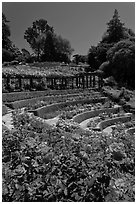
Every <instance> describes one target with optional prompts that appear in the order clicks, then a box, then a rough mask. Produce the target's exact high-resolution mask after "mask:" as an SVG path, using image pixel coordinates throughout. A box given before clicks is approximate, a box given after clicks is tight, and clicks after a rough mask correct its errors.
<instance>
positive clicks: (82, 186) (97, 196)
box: [2, 116, 135, 202]
mask: <svg viewBox="0 0 137 204" xmlns="http://www.w3.org/2000/svg"><path fill="white" fill-rule="evenodd" d="M20 117H21V118H22V116H20ZM25 117H26V118H24V125H23V127H26V129H23V127H22V129H21V128H20V123H18V121H16V124H17V126H16V128H17V129H16V130H14V131H12V132H11V131H6V130H3V141H2V143H3V149H2V150H3V152H2V153H3V202H5V201H6V202H15V201H18V202H61V201H62V202H68V201H70V202H114V201H115V202H118V201H126V202H129V201H132V202H133V201H134V196H135V195H134V194H135V190H134V188H135V184H134V178H135V159H134V158H135V157H134V156H135V155H134V153H135V152H134V150H135V147H134V138H133V136H130V135H128V137H127V135H125V134H124V132H123V131H122V129H121V127H119V129H118V130H117V131H114V132H113V133H112V134H113V135H112V137H111V136H108V135H107V136H106V135H105V134H102V133H94V132H93V133H91V132H90V133H89V132H87V131H82V130H80V129H79V128H78V126H76V125H75V124H72V123H70V122H69V123H66V122H65V121H60V122H59V123H58V125H57V126H56V127H52V128H50V129H49V128H47V127H46V128H44V129H43V130H42V133H36V132H30V131H28V127H27V126H26V121H28V124H30V127H31V126H32V125H33V126H36V128H37V129H38V126H40V124H39V125H38V123H36V124H35V123H34V124H33V123H31V121H29V119H28V118H27V116H25ZM40 127H41V126H40ZM33 130H34V129H33ZM36 131H37V130H36Z"/></svg>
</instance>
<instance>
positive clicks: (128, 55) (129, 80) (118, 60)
mask: <svg viewBox="0 0 137 204" xmlns="http://www.w3.org/2000/svg"><path fill="white" fill-rule="evenodd" d="M107 59H108V60H109V61H110V63H111V69H112V75H113V76H115V78H116V80H117V81H119V82H121V83H125V84H128V85H129V86H131V87H134V86H135V43H134V42H132V41H130V40H129V39H127V40H122V41H119V42H118V43H116V44H115V45H114V46H113V47H112V48H111V49H109V50H108V52H107Z"/></svg>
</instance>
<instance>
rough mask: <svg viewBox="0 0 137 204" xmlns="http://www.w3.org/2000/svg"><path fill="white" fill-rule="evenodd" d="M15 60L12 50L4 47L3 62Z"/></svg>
mask: <svg viewBox="0 0 137 204" xmlns="http://www.w3.org/2000/svg"><path fill="white" fill-rule="evenodd" d="M12 60H14V55H13V53H12V52H11V51H9V50H6V49H4V48H2V62H11V61H12Z"/></svg>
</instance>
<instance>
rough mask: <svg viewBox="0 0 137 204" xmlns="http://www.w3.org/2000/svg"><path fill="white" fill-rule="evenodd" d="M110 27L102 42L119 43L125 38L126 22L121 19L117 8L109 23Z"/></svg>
mask: <svg viewBox="0 0 137 204" xmlns="http://www.w3.org/2000/svg"><path fill="white" fill-rule="evenodd" d="M107 25H108V28H107V31H106V32H105V34H104V36H103V37H102V42H105V43H117V42H118V41H120V40H122V39H124V32H125V28H124V23H122V22H121V21H120V19H119V15H118V11H117V10H116V9H115V11H114V15H113V18H112V19H111V20H110V21H109V22H108V23H107Z"/></svg>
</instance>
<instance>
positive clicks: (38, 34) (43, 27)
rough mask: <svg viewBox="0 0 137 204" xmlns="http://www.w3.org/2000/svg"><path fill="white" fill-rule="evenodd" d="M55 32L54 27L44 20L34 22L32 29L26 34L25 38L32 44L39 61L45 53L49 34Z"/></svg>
mask: <svg viewBox="0 0 137 204" xmlns="http://www.w3.org/2000/svg"><path fill="white" fill-rule="evenodd" d="M48 31H51V32H54V31H53V27H51V26H49V25H48V23H47V21H46V20H44V19H40V20H37V21H35V22H33V25H32V27H29V28H28V29H27V30H26V31H25V34H24V38H25V39H26V40H27V42H28V43H29V44H30V47H31V48H32V50H34V52H35V53H36V54H37V57H38V61H39V59H40V55H41V54H43V52H44V44H45V40H46V37H47V32H48Z"/></svg>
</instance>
